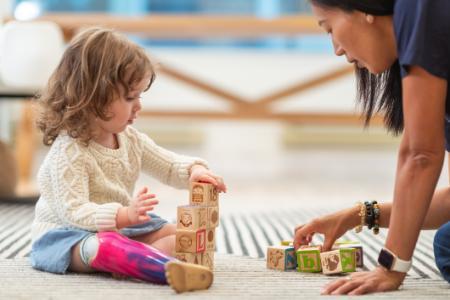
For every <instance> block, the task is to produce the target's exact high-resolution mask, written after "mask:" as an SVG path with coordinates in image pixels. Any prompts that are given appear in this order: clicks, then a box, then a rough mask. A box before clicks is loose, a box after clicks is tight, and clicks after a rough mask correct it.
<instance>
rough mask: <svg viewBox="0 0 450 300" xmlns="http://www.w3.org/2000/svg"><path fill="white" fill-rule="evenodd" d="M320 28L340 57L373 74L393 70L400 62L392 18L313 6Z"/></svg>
mask: <svg viewBox="0 0 450 300" xmlns="http://www.w3.org/2000/svg"><path fill="white" fill-rule="evenodd" d="M312 9H313V13H314V15H315V16H316V17H317V20H318V23H319V25H320V26H321V27H322V28H323V29H324V30H325V31H326V32H327V33H328V34H329V35H330V36H331V40H332V42H333V47H334V52H335V54H336V55H338V56H341V55H345V56H346V58H347V61H348V62H349V63H354V64H356V65H357V66H358V67H359V68H366V69H368V70H369V71H370V72H371V73H373V74H379V73H381V72H383V71H385V70H387V69H389V68H390V67H391V66H392V64H393V63H394V62H395V60H396V59H397V50H396V44H395V35H394V28H393V24H392V16H372V15H367V14H365V13H362V12H360V11H356V10H355V11H353V12H346V11H343V10H341V9H337V8H336V9H334V8H327V7H323V6H318V5H314V4H313V5H312Z"/></svg>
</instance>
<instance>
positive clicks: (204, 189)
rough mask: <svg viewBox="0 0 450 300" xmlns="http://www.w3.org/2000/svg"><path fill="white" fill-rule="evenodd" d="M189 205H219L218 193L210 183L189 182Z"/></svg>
mask: <svg viewBox="0 0 450 300" xmlns="http://www.w3.org/2000/svg"><path fill="white" fill-rule="evenodd" d="M189 204H190V205H207V206H218V205H219V193H218V191H217V189H216V188H215V187H214V186H213V185H212V184H210V183H203V182H191V186H190V201H189Z"/></svg>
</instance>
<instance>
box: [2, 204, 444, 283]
mask: <svg viewBox="0 0 450 300" xmlns="http://www.w3.org/2000/svg"><path fill="white" fill-rule="evenodd" d="M329 211H330V210H328V211H327V210H322V209H321V210H319V209H289V210H282V209H279V210H276V211H272V212H270V213H253V214H252V213H243V214H234V215H226V216H222V218H221V221H220V226H219V228H218V229H217V234H216V239H217V252H219V253H223V254H235V255H239V256H249V257H255V258H264V257H265V255H266V249H267V246H269V245H276V244H279V242H280V241H281V240H285V239H292V234H293V228H294V227H295V225H297V224H299V223H302V222H305V221H308V220H310V219H311V218H313V217H315V216H318V215H321V214H324V213H327V212H329ZM33 214H34V206H33V205H27V204H0V259H12V258H23V257H27V256H28V255H29V253H30V248H31V245H30V225H31V222H32V220H33ZM434 233H435V231H423V232H422V233H421V235H420V238H419V242H418V243H417V247H416V250H415V253H414V258H413V261H414V263H413V268H412V269H411V271H410V272H409V276H412V277H416V278H424V279H439V278H440V274H439V271H438V270H437V269H436V266H435V264H434V255H433V246H432V245H433V235H434ZM385 238H386V231H385V230H381V231H380V234H379V235H378V236H375V235H373V234H372V233H371V232H370V231H368V230H365V231H363V232H362V233H360V234H356V233H354V232H348V233H347V234H346V235H345V236H344V237H343V239H345V240H356V241H360V242H361V243H362V244H363V247H364V264H365V269H371V268H373V267H374V266H375V264H376V258H377V255H378V251H379V250H380V248H381V247H382V246H383V243H384V240H385ZM314 242H316V243H321V242H322V240H321V237H320V236H317V237H315V241H314Z"/></svg>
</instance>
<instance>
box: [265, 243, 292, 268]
mask: <svg viewBox="0 0 450 300" xmlns="http://www.w3.org/2000/svg"><path fill="white" fill-rule="evenodd" d="M296 266H297V260H296V258H295V250H294V247H290V246H269V247H268V248H267V268H268V269H274V270H281V271H285V270H290V269H295V267H296Z"/></svg>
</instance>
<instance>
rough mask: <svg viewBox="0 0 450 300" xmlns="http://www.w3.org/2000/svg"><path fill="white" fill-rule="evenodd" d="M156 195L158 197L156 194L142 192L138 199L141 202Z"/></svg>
mask: <svg viewBox="0 0 450 300" xmlns="http://www.w3.org/2000/svg"><path fill="white" fill-rule="evenodd" d="M155 197H156V195H155V194H142V195H140V196H139V197H138V201H139V202H141V201H145V200H147V199H153V198H155Z"/></svg>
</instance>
